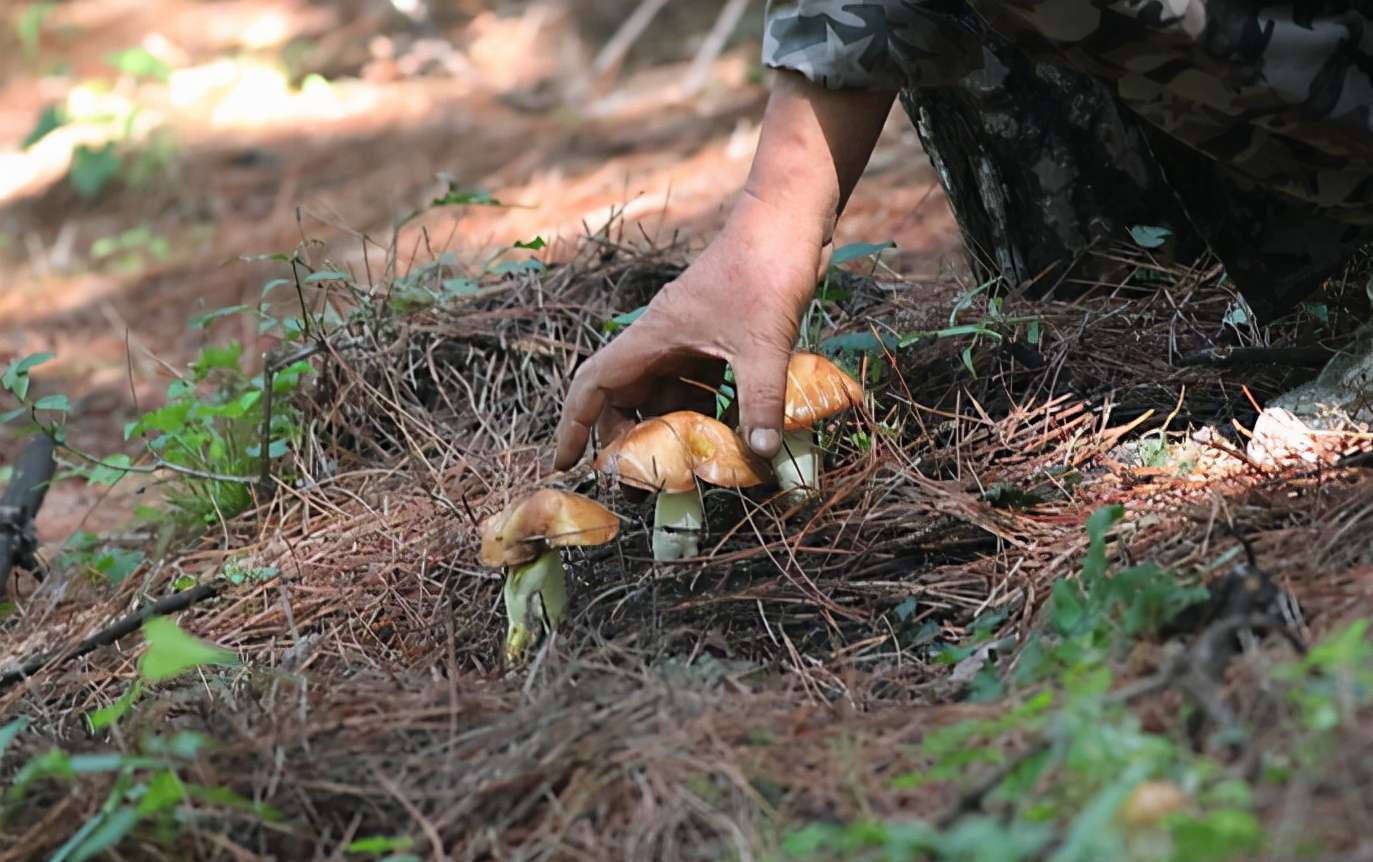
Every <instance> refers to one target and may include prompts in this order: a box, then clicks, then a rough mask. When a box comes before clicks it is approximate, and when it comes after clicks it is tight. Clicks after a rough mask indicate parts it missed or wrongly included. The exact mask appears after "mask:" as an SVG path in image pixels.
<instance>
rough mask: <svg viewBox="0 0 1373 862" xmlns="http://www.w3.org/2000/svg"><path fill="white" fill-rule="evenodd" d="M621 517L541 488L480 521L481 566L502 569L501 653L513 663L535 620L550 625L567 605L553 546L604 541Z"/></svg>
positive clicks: (576, 496)
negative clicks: (503, 622) (503, 621)
mask: <svg viewBox="0 0 1373 862" xmlns="http://www.w3.org/2000/svg"><path fill="white" fill-rule="evenodd" d="M619 530H620V522H619V521H618V520H617V519H616V517H615V515H614V513H612V512H611V511H610V510H609V509H607V508H606V507H604V506H602V505H601V504H600V503H597V502H596V501H595V500H591V499H588V498H587V497H583V496H582V495H580V494H573V493H570V492H568V491H558V490H555V489H551V488H546V489H544V490H541V491H535V492H534V493H533V494H531V495H529V496H528V497H525V498H524V499H523V500H520V501H518V502H516V503H513V504H511V505H509V506H507V507H506V508H505V509H503V510H502V511H500V512H499V513H497V514H495V515H492V516H491V517H489V518H487V519H486V520H485V521H483V522H482V524H481V553H480V558H481V562H482V564H483V565H486V566H492V567H504V568H505V569H506V575H505V588H504V590H503V591H502V595H503V597H504V599H505V613H506V635H505V657H506V660H507V661H509V662H510V663H512V664H513V663H515V662H518V661H519V660H520V658H521V657H522V656H523V654H524V651H525V649H526V648H527V647H528V646H529V643H530V642H531V641H532V640H533V636H534V629H535V627H536V626H537V625H538V623H537V622H536V621H535V620H536V619H537V620H542V622H543V624H544V625H546V626H547V627H548V628H549V629H550V630H552V629H553V628H554V627H556V626H557V625H558V622H559V621H560V620H561V619H562V616H563V611H564V610H565V609H566V608H567V573H566V571H565V570H564V569H563V562H562V558H561V557H559V555H558V551H557V550H556V549H557V548H560V547H567V546H571V545H604V544H605V543H606V542H609V541H610V540H611V539H614V538H615V535H616V533H618V532H619Z"/></svg>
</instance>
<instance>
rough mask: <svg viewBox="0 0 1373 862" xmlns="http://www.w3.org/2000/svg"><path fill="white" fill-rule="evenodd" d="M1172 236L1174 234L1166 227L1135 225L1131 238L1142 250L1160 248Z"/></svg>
mask: <svg viewBox="0 0 1373 862" xmlns="http://www.w3.org/2000/svg"><path fill="white" fill-rule="evenodd" d="M1172 235H1173V232H1172V231H1171V230H1169V229H1168V228H1166V227H1151V226H1149V225H1135V226H1134V227H1132V228H1130V238H1131V239H1133V240H1134V241H1135V245H1137V246H1139V247H1140V248H1158V247H1159V246H1161V245H1163V243H1164V242H1165V241H1166V240H1167V239H1168V237H1170V236H1172Z"/></svg>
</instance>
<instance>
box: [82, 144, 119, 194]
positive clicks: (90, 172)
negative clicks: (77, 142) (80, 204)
mask: <svg viewBox="0 0 1373 862" xmlns="http://www.w3.org/2000/svg"><path fill="white" fill-rule="evenodd" d="M123 166H124V158H123V156H121V155H120V154H119V150H118V149H117V148H116V147H115V144H114V142H113V141H108V142H106V143H105V144H104V145H103V146H101V147H99V148H94V147H90V146H87V145H86V144H82V145H81V146H79V147H77V148H76V151H75V152H73V153H72V165H71V171H70V173H69V176H70V178H71V184H72V188H74V189H76V191H77V194H79V195H81V197H83V198H88V199H89V198H93V197H95V196H96V195H98V194H100V192H101V190H102V189H104V188H105V186H106V185H107V184H109V182H110V180H112V179H114V178H115V176H116V175H118V173H119V171H120V169H121V168H122V167H123Z"/></svg>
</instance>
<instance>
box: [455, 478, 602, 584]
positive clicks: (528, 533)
mask: <svg viewBox="0 0 1373 862" xmlns="http://www.w3.org/2000/svg"><path fill="white" fill-rule="evenodd" d="M619 531H620V522H619V520H618V519H616V517H615V515H614V513H612V512H611V511H610V510H609V509H607V508H606V507H605V506H602V505H601V504H600V503H597V502H596V501H595V500H592V499H590V498H587V497H583V496H582V495H581V494H573V493H571V492H569V491H558V490H556V489H553V488H545V489H544V490H542V491H535V492H534V493H533V494H530V495H529V496H528V497H525V498H524V499H523V500H520V501H519V502H517V503H513V504H511V505H509V506H507V507H505V509H503V510H501V511H500V512H498V513H497V514H495V515H492V516H491V517H489V518H487V519H486V520H485V521H483V522H482V524H481V542H482V543H481V553H480V559H481V562H482V565H484V566H518V565H520V564H522V563H527V562H529V561H531V560H533V559H534V558H535V557H537V556H538V555H539V554H541V553H543V551H544V550H545V549H547V548H549V547H564V546H568V545H604V544H605V543H606V542H609V541H610V540H611V539H613V538H615V534H616V533H618V532H619Z"/></svg>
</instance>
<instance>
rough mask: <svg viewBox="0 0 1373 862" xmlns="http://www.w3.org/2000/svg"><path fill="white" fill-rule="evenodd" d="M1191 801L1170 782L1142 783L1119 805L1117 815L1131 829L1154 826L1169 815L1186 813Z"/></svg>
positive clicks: (1180, 789)
mask: <svg viewBox="0 0 1373 862" xmlns="http://www.w3.org/2000/svg"><path fill="white" fill-rule="evenodd" d="M1191 802H1192V799H1191V797H1189V796H1188V795H1187V794H1186V792H1184V791H1183V790H1182V788H1180V787H1178V786H1177V785H1176V784H1174V783H1173V782H1171V781H1144V782H1141V783H1140V784H1138V785H1136V786H1135V789H1134V790H1132V791H1131V792H1130V795H1129V796H1128V797H1126V799H1125V802H1124V803H1122V804H1121V806H1120V810H1119V815H1120V818H1121V820H1122V821H1123V822H1124V823H1125V825H1126V826H1128V827H1130V828H1131V829H1143V828H1147V827H1151V826H1156V825H1158V823H1159V822H1160V821H1162V820H1163V818H1165V817H1167V816H1169V815H1170V814H1177V813H1179V812H1182V811H1186V810H1187V807H1188V806H1189V805H1190V804H1191Z"/></svg>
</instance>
